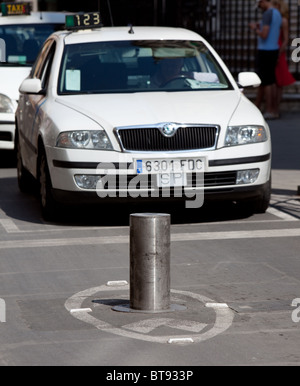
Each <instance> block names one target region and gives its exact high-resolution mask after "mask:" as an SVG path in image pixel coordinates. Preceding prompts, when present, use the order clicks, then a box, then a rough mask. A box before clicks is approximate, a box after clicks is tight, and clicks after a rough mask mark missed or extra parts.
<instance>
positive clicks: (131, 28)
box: [128, 24, 134, 34]
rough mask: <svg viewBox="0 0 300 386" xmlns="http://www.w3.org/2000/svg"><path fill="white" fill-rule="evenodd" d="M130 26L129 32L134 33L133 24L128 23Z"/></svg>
mask: <svg viewBox="0 0 300 386" xmlns="http://www.w3.org/2000/svg"><path fill="white" fill-rule="evenodd" d="M128 27H130V30H129V31H128V33H129V34H134V30H133V27H132V24H128Z"/></svg>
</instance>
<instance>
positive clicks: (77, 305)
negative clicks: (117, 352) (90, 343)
mask: <svg viewBox="0 0 300 386" xmlns="http://www.w3.org/2000/svg"><path fill="white" fill-rule="evenodd" d="M124 289H127V290H128V289H129V287H128V286H121V287H120V286H116V287H108V286H106V285H102V286H99V287H94V288H89V289H87V290H84V291H81V292H78V293H77V294H74V295H73V296H71V297H70V298H69V299H67V301H66V302H65V308H66V309H67V311H69V312H70V311H71V310H72V309H81V308H82V307H81V306H82V304H83V302H84V301H86V300H87V299H88V298H90V297H92V296H95V295H96V294H97V298H98V299H101V296H99V292H102V291H104V292H107V291H112V290H117V291H120V290H124ZM171 293H175V294H177V295H183V296H185V297H190V298H192V299H195V300H197V301H198V302H199V303H200V307H201V304H203V303H204V304H211V308H213V310H214V311H215V314H216V319H215V323H214V324H213V326H212V328H211V329H209V330H208V331H205V332H204V333H202V334H201V333H200V334H196V333H194V332H192V335H191V336H188V334H185V336H182V335H177V336H169V335H168V336H161V335H159V336H153V335H147V334H145V333H139V332H135V331H129V330H128V329H126V325H125V326H123V327H125V328H123V327H121V328H118V327H114V326H113V325H111V324H109V323H107V322H105V321H102V320H99V319H97V318H95V317H94V316H92V315H90V314H89V313H87V312H75V313H73V314H72V315H73V316H74V317H75V318H76V319H79V320H81V321H83V322H85V323H88V324H91V325H92V326H94V327H95V328H97V329H98V330H101V331H105V332H108V333H112V334H115V335H119V336H122V337H125V338H132V339H138V340H143V341H147V342H156V343H194V342H195V343H199V342H202V341H205V340H207V339H211V338H213V337H215V336H217V335H219V334H221V333H223V332H224V331H226V330H227V329H228V328H229V327H231V325H232V323H233V319H234V313H233V311H232V310H231V309H230V308H228V307H227V308H226V307H218V306H217V305H218V304H219V303H215V302H214V301H213V300H211V299H209V298H207V297H205V296H202V295H199V294H195V293H193V292H189V291H179V290H171ZM195 311H196V310H195ZM120 315H122V313H120ZM167 322H168V323H170V324H171V325H172V323H171V321H168V320H167ZM147 323H149V322H146V323H145V324H146V325H144V326H143V322H141V323H140V325H139V323H138V324H135V329H136V328H138V327H140V328H142V329H143V328H144V330H143V332H145V331H146V329H147ZM193 323H194V322H193V321H186V320H183V321H181V322H180V321H179V320H176V321H173V327H174V326H176V327H175V328H178V327H180V329H184V326H185V327H188V328H191V326H192V325H193ZM153 324H156V325H157V324H161V319H157V318H154V320H153ZM152 327H153V326H152V325H151V326H149V328H150V329H153V328H152ZM200 327H202V326H200V323H199V324H198V328H200ZM127 328H128V325H127Z"/></svg>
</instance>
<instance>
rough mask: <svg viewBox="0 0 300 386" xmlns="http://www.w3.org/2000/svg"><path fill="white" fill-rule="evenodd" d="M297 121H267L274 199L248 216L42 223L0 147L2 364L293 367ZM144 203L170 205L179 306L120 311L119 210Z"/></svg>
mask: <svg viewBox="0 0 300 386" xmlns="http://www.w3.org/2000/svg"><path fill="white" fill-rule="evenodd" d="M299 122H300V113H296V112H291V113H283V114H282V118H281V119H280V120H278V121H272V122H270V127H271V131H272V138H273V190H272V205H271V207H270V209H269V210H268V211H267V213H265V214H262V215H254V216H249V215H247V214H243V213H240V212H239V211H238V210H237V209H236V208H235V207H234V206H230V207H229V206H228V207H226V208H225V207H223V206H218V205H213V206H205V207H204V208H202V209H201V210H197V211H196V210H192V211H189V210H181V211H180V210H178V209H176V208H174V207H166V206H164V207H160V208H149V207H135V206H134V207H130V208H129V207H126V208H124V207H111V206H110V207H107V206H106V207H105V208H101V207H99V208H95V209H93V208H90V209H86V208H79V209H78V210H76V211H73V212H69V213H64V214H63V216H62V218H61V219H60V221H58V222H56V223H45V222H44V221H43V220H42V218H41V216H40V211H39V206H38V203H37V200H36V197H34V196H33V195H22V194H21V193H19V191H18V188H17V181H16V169H15V165H14V162H13V160H11V159H10V157H9V156H8V154H7V153H1V157H0V158H1V160H0V366H18V365H23V366H39V365H46V366H65V365H70V366H90V365H91V366H101V367H102V369H104V371H103V374H102V373H101V374H102V375H101V377H102V378H103V379H105V378H106V377H108V379H109V378H110V377H113V376H115V377H116V376H117V375H116V373H115V374H114V375H113V374H108V372H109V371H111V370H106V366H112V368H117V366H133V367H134V366H151V369H152V370H153V371H154V370H155V369H156V368H158V366H163V368H165V369H166V370H167V367H168V366H184V367H186V369H187V370H188V369H189V367H192V366H206V365H208V366H215V365H222V366H234V365H246V366H256V365H262V366H265V365H282V366H285V365H299V364H300V348H299V333H300V321H299V319H300V252H299V251H300V204H299V200H300V196H298V195H297V187H298V185H300V152H299V142H300V125H299ZM154 210H155V211H158V212H164V213H170V214H171V222H172V225H171V272H170V275H171V303H172V304H175V305H180V306H182V307H181V308H182V309H181V310H176V311H172V312H163V313H136V312H118V311H116V310H115V309H114V308H113V307H114V306H116V305H123V306H124V305H125V308H126V305H127V304H128V301H129V297H130V295H129V286H128V283H129V216H130V214H131V213H135V212H138V211H139V212H140V211H142V212H143V211H147V212H149V211H154ZM160 370H161V368H160ZM131 371H132V372H134V371H135V374H136V373H137V372H138V368H137V367H136V368H135V370H131ZM145 371H146V370H145ZM120 374H121V375H120V377H121V376H122V375H123V373H120ZM162 374H163V373H157V374H155V373H153V374H152V375H151V374H150V373H144V375H143V376H142V375H141V376H140V378H139V379H137V378H136V379H135V380H136V383H138V382H139V383H140V382H142V381H145V380H147V381H149V380H150V381H155V380H157V379H155V377H159V376H162ZM151 376H152V378H153V379H151ZM164 376H166V373H164ZM170 376H174V374H171V375H170ZM181 376H183V374H181ZM184 376H186V377H187V376H188V374H187V373H185V374H184ZM101 377H100V379H101ZM120 379H121V378H120ZM190 379H191V380H192V377H191V378H190ZM165 380H166V379H165ZM132 381H133V378H132Z"/></svg>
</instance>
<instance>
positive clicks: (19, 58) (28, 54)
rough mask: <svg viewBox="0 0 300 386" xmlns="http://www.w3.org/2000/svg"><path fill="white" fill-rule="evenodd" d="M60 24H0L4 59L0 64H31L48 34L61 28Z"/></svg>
mask: <svg viewBox="0 0 300 386" xmlns="http://www.w3.org/2000/svg"><path fill="white" fill-rule="evenodd" d="M61 28H62V25H60V24H19V25H0V39H2V40H1V42H2V43H3V42H5V43H4V44H2V45H1V47H3V46H4V45H5V54H6V55H5V56H6V60H5V61H2V62H1V63H0V65H2V66H4V65H9V66H22V65H25V66H32V64H33V62H34V61H35V58H36V57H37V55H38V53H39V50H40V48H41V46H42V44H43V43H44V41H45V40H46V39H47V37H48V36H49V35H51V34H52V33H53V32H55V31H57V30H58V29H61Z"/></svg>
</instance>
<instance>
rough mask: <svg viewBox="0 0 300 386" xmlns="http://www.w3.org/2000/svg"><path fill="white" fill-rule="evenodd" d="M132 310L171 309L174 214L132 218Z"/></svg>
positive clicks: (158, 310) (155, 310)
mask: <svg viewBox="0 0 300 386" xmlns="http://www.w3.org/2000/svg"><path fill="white" fill-rule="evenodd" d="M130 308H131V310H137V311H146V312H162V311H165V310H169V309H170V215H169V214H163V213H137V214H131V215H130Z"/></svg>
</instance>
